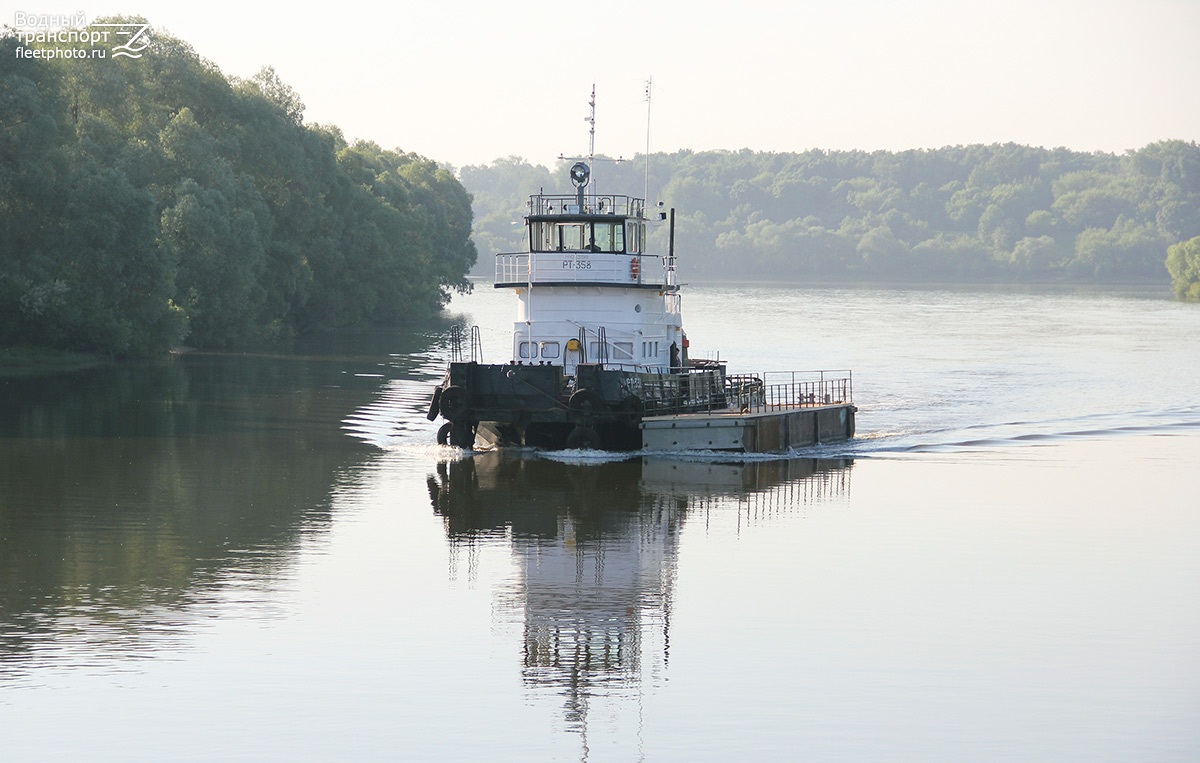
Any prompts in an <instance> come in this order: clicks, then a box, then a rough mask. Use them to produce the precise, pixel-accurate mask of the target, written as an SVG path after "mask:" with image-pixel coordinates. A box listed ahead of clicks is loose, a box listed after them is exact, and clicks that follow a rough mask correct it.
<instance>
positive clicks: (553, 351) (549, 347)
mask: <svg viewBox="0 0 1200 763" xmlns="http://www.w3.org/2000/svg"><path fill="white" fill-rule="evenodd" d="M540 349H541V351H542V357H543V358H547V359H550V358H557V357H558V351H559V345H558V342H542V344H541V348H540Z"/></svg>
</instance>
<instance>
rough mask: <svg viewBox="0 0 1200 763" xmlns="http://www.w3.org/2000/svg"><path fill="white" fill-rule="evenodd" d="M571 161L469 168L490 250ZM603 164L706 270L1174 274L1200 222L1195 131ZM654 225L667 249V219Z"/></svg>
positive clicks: (764, 274) (859, 276)
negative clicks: (1130, 143)
mask: <svg viewBox="0 0 1200 763" xmlns="http://www.w3.org/2000/svg"><path fill="white" fill-rule="evenodd" d="M567 164H569V163H562V164H561V165H560V166H559V167H556V168H554V170H553V172H552V171H551V170H550V169H548V168H545V167H540V166H537V165H531V164H529V163H528V162H526V161H524V160H522V159H519V158H515V157H510V158H507V159H502V160H498V161H496V162H493V163H492V164H490V165H480V166H469V167H464V168H463V169H462V170H461V171H460V179H461V180H462V182H463V184H464V185H465V186H466V187H467V189H468V191H470V192H471V193H472V195H473V196H474V198H475V241H476V244H477V246H478V247H479V249H480V250H482V251H484V252H486V253H494V252H502V251H513V250H514V249H520V248H522V247H523V242H522V240H521V238H520V236H521V231H520V230H519V229H518V227H517V226H515V225H514V222H515V221H519V220H520V219H521V217H522V215H523V214H524V203H525V201H526V199H527V198H528V194H529V193H531V192H534V191H536V190H537V189H538V188H541V187H545V188H546V189H547V190H550V189H556V190H561V189H563V187H564V186H566V185H567V184H566V182H565V181H566V165H567ZM595 164H596V167H595V168H594V175H595V177H597V178H598V179H599V182H600V183H601V188H600V192H601V193H627V194H631V195H640V193H641V191H642V189H643V188H644V187H645V188H646V189H647V190H648V193H649V199H648V201H650V202H651V203H653V201H655V200H658V199H661V200H663V201H664V202H665V203H666V204H667V205H668V206H672V207H675V208H677V215H678V216H677V231H676V247H677V251H678V252H679V254H680V256H681V260H680V263H681V267H683V268H685V269H686V273H687V276H688V277H692V278H697V277H699V278H714V279H719V278H737V279H779V278H784V279H797V280H822V281H871V282H883V283H887V282H906V283H912V282H927V283H940V282H1015V283H1020V282H1077V283H1169V282H1170V280H1171V278H1170V277H1171V275H1174V273H1175V270H1174V269H1173V270H1172V272H1171V274H1170V275H1169V274H1168V270H1167V267H1166V264H1165V262H1166V259H1167V251H1168V248H1169V247H1170V246H1172V245H1174V244H1178V243H1180V242H1186V241H1188V240H1190V239H1193V238H1195V237H1198V236H1200V146H1197V144H1195V143H1188V142H1184V141H1164V142H1159V143H1152V144H1150V145H1147V146H1145V147H1143V148H1140V149H1137V150H1132V151H1129V152H1127V153H1125V154H1123V155H1114V154H1107V153H1085V152H1078V151H1071V150H1068V149H1065V148H1055V149H1046V148H1036V147H1030V146H1021V145H1015V144H1003V145H972V146H951V147H945V148H939V149H931V150H913V151H901V152H890V151H875V152H866V151H821V150H811V151H807V152H803V153H762V152H752V151H749V150H742V151H705V152H692V151H679V152H676V153H671V154H652V155H651V156H650V161H649V172H648V175H647V172H646V170H647V167H646V164H645V157H644V156H639V157H638V158H637V159H636V160H635V161H632V162H622V163H615V162H611V161H609V160H607V159H598V160H597V161H596V162H595ZM647 178H648V179H647ZM568 190H569V186H568ZM655 236H657V241H656V242H655V243H657V245H658V246H659V247H660V248H664V247H665V231H663V230H662V228H661V227H660V228H659V230H657V231H656V233H655ZM1180 257H1183V255H1182V254H1181V255H1180ZM485 259H487V258H485ZM480 265H481V268H486V266H487V263H485V262H481V263H480ZM1196 269H1197V270H1200V260H1197V262H1196ZM1179 283H1180V282H1179V280H1178V279H1176V284H1177V290H1178V284H1179ZM1184 291H1186V286H1185V288H1184ZM1181 293H1182V292H1181Z"/></svg>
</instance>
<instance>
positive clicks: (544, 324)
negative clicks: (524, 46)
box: [495, 162, 687, 376]
mask: <svg viewBox="0 0 1200 763" xmlns="http://www.w3.org/2000/svg"><path fill="white" fill-rule="evenodd" d="M589 175H590V171H589V170H588V168H587V165H585V164H583V163H582V162H579V163H576V164H575V166H574V167H572V169H571V178H572V180H573V181H574V182H575V185H576V194H575V195H574V196H555V195H543V194H539V195H536V196H533V197H531V198H530V201H529V214H528V215H527V217H526V229H527V230H528V234H529V241H528V251H526V252H522V253H517V254H499V255H497V256H496V279H495V284H496V288H510V289H513V290H514V291H515V292H516V296H517V303H518V304H517V317H516V321H515V322H514V324H513V345H512V362H513V363H514V364H521V365H556V366H562V367H563V369H564V372H565V373H566V374H567V375H568V376H570V375H573V374H574V372H575V368H576V366H577V365H578V364H579V363H596V362H601V363H604V364H605V366H606V367H610V368H622V369H626V370H631V371H641V372H649V373H668V372H670V371H671V369H679V368H680V367H682V366H683V363H684V358H685V355H686V353H685V349H686V347H687V342H686V339H685V336H684V332H683V321H682V316H681V313H680V298H679V286H678V283H677V281H676V274H675V262H674V257H673V256H672V255H671V254H666V255H663V254H651V253H648V252H646V251H645V249H644V247H645V242H646V222H647V221H646V217H645V201H644V200H643V199H638V198H631V197H628V196H614V195H591V196H588V195H586V193H585V186H586V185H587V183H588V179H589Z"/></svg>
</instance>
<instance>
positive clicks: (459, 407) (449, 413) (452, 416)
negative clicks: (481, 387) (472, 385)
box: [440, 385, 471, 421]
mask: <svg viewBox="0 0 1200 763" xmlns="http://www.w3.org/2000/svg"><path fill="white" fill-rule="evenodd" d="M440 407H441V409H442V417H443V418H446V419H449V420H450V421H457V420H459V419H462V418H465V417H466V415H467V412H468V411H470V409H471V397H470V395H468V394H467V390H466V389H464V388H463V387H458V386H453V385H452V386H449V387H446V388H445V389H443V390H442V399H441V403H440Z"/></svg>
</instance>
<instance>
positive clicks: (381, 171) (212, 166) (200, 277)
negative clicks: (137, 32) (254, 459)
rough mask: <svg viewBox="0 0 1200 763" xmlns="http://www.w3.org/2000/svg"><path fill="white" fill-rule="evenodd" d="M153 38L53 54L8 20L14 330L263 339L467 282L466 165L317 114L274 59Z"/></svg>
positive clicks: (52, 335)
mask: <svg viewBox="0 0 1200 763" xmlns="http://www.w3.org/2000/svg"><path fill="white" fill-rule="evenodd" d="M121 20H122V19H105V20H104V21H121ZM149 37H150V40H152V45H151V48H150V49H149V50H148V51H147V52H146V53H145V54H144V55H143V56H142V58H140V59H137V60H132V59H112V58H104V59H99V58H98V59H78V58H55V59H50V60H46V59H40V58H39V59H28V58H21V57H18V56H17V55H16V51H17V48H18V47H20V46H21V45H22V44H23V43H22V42H21V41H20V40H18V39H17V38H16V37H15V36H13V35H12V34H11V33H7V34H5V33H0V344H32V345H44V346H50V347H62V348H68V349H80V350H91V351H96V352H105V353H110V354H144V353H153V352H160V351H163V350H165V349H166V348H168V347H170V346H172V345H174V344H176V343H178V342H181V341H184V342H187V343H188V344H191V345H194V346H200V347H228V348H232V347H247V346H252V345H257V344H262V343H265V342H277V341H279V340H283V339H287V338H289V337H291V336H293V335H294V334H296V333H297V332H304V331H315V330H321V329H325V328H331V327H335V326H344V325H350V324H356V323H379V322H395V321H401V320H405V319H409V318H414V317H421V316H424V315H428V314H430V313H432V312H433V311H436V310H438V309H439V308H440V307H441V306H442V305H443V304H445V302H446V300H447V299H448V295H449V291H450V290H454V289H460V290H461V289H465V288H468V287H469V284H468V282H467V281H466V279H465V273H466V271H467V270H468V269H469V268H470V266H471V264H472V263H473V262H474V259H475V250H474V246H473V244H472V242H471V240H470V228H471V220H472V210H471V197H470V195H469V194H467V192H466V191H465V190H464V188H463V187H462V185H461V183H459V181H458V180H457V179H455V177H454V176H453V175H452V173H451V172H450V171H449V170H447V169H446V168H443V167H440V166H438V165H437V164H436V163H434V162H432V161H430V160H428V159H424V158H422V157H418V156H416V155H413V154H405V153H402V152H396V151H384V150H382V149H379V148H378V147H377V146H373V145H369V144H362V145H359V146H354V147H348V146H347V145H346V143H345V141H344V139H342V137H341V135H340V133H339V132H338V131H337V130H336V128H328V127H321V126H309V125H306V124H305V123H304V105H303V103H302V101H301V99H300V97H299V95H298V94H297V93H296V92H295V91H294V90H292V89H291V88H290V87H289V86H287V85H286V84H285V83H284V82H282V81H281V80H280V78H279V77H278V75H277V74H276V73H275V72H274V71H273V70H271V69H269V68H267V69H264V70H262V71H261V72H259V74H257V75H256V76H255V77H253V78H251V79H249V80H244V81H241V80H231V79H229V78H226V77H225V76H224V75H222V74H221V73H220V71H219V70H217V69H216V67H214V66H213V65H212V64H210V63H208V62H206V61H204V60H203V59H201V58H200V57H199V56H197V55H196V53H195V52H194V51H193V50H192V49H191V48H190V47H189V46H188V45H187V44H186V43H184V42H182V41H180V40H178V39H176V38H173V37H171V36H170V35H168V34H166V33H164V32H161V31H159V30H151V32H150V35H149ZM34 44H35V45H43V44H42V43H34ZM57 44H60V43H53V42H52V43H46V44H44V45H45V46H46V47H53V46H54V45H57ZM62 44H71V45H74V43H62Z"/></svg>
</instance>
